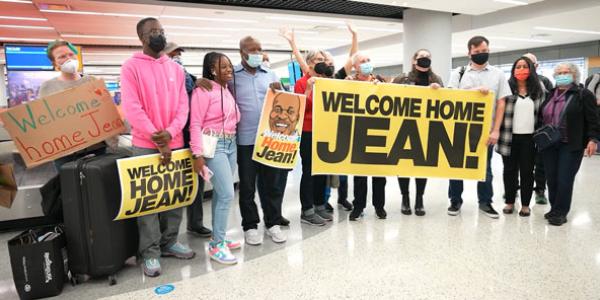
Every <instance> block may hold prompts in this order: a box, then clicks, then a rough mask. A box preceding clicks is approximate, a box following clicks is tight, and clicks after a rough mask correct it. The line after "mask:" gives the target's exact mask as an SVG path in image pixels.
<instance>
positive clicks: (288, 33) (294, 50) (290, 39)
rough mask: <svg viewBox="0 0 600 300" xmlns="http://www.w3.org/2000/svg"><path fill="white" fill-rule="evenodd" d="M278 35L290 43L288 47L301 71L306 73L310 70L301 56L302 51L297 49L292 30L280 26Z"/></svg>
mask: <svg viewBox="0 0 600 300" xmlns="http://www.w3.org/2000/svg"><path fill="white" fill-rule="evenodd" d="M279 35H281V36H282V37H283V38H285V39H286V40H287V41H288V43H289V44H290V47H291V48H292V54H294V57H295V58H296V61H298V64H299V65H300V70H302V72H303V73H305V74H306V73H308V71H309V70H310V69H309V67H308V64H307V63H306V61H305V60H304V57H302V53H300V50H298V46H297V45H296V37H295V35H294V30H293V29H292V30H290V29H289V28H285V27H284V28H281V29H279Z"/></svg>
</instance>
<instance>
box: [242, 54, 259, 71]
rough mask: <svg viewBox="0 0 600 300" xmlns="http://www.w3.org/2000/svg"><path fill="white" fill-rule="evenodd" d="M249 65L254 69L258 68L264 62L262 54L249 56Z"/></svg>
mask: <svg viewBox="0 0 600 300" xmlns="http://www.w3.org/2000/svg"><path fill="white" fill-rule="evenodd" d="M246 62H247V63H248V65H249V66H250V67H252V68H258V66H260V65H261V64H262V62H263V56H262V54H260V53H259V54H248V59H247V60H246Z"/></svg>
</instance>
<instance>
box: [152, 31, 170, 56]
mask: <svg viewBox="0 0 600 300" xmlns="http://www.w3.org/2000/svg"><path fill="white" fill-rule="evenodd" d="M149 42H150V43H149V44H148V46H149V47H150V49H152V51H154V52H156V53H159V52H160V51H163V50H164V49H165V46H166V45H167V38H165V36H164V35H162V34H159V35H151V36H150V41H149Z"/></svg>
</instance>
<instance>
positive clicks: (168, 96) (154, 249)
mask: <svg viewBox="0 0 600 300" xmlns="http://www.w3.org/2000/svg"><path fill="white" fill-rule="evenodd" d="M137 33H138V36H139V38H140V41H141V42H142V45H143V53H135V54H134V55H133V57H132V58H130V59H128V60H127V61H126V62H125V63H124V64H123V66H122V67H121V94H122V98H123V110H124V111H125V117H126V119H127V121H128V122H129V124H130V125H131V134H132V136H133V146H134V155H136V156H137V155H146V154H153V153H158V152H160V154H161V163H163V164H167V163H168V162H169V161H170V160H171V150H172V149H179V148H182V147H183V135H182V129H183V127H184V126H185V124H186V122H187V118H188V112H189V103H188V96H187V93H186V90H185V75H184V73H183V69H182V68H181V67H180V66H179V65H178V64H176V63H175V62H173V61H172V60H171V59H169V58H168V57H167V56H166V55H161V51H162V50H163V49H164V48H165V45H166V38H165V33H164V30H163V28H162V25H161V24H160V22H158V20H157V19H155V18H145V19H142V20H141V21H139V22H138V24H137ZM182 212H183V209H182V208H178V209H173V210H169V211H166V212H162V213H158V214H154V215H148V216H143V217H138V219H137V221H138V229H139V233H140V244H139V252H140V255H141V257H142V259H143V264H142V268H143V270H144V273H145V274H146V275H147V276H150V277H155V276H158V275H160V272H161V268H160V263H159V261H158V258H159V257H160V256H172V257H176V258H180V259H191V258H193V257H194V255H195V253H194V252H193V251H192V250H191V249H190V248H189V247H187V246H184V245H182V244H180V243H179V242H177V236H178V235H179V225H180V223H181V217H182Z"/></svg>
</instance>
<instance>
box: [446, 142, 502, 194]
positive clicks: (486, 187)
mask: <svg viewBox="0 0 600 300" xmlns="http://www.w3.org/2000/svg"><path fill="white" fill-rule="evenodd" d="M493 153H494V146H489V147H488V153H487V170H486V175H485V181H480V182H477V198H479V204H480V205H481V204H492V197H494V188H493V186H492V180H493V179H494V176H493V175H492V154H493ZM462 193H463V181H462V180H450V186H449V187H448V198H450V201H451V202H458V203H462V202H463V199H462Z"/></svg>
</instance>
